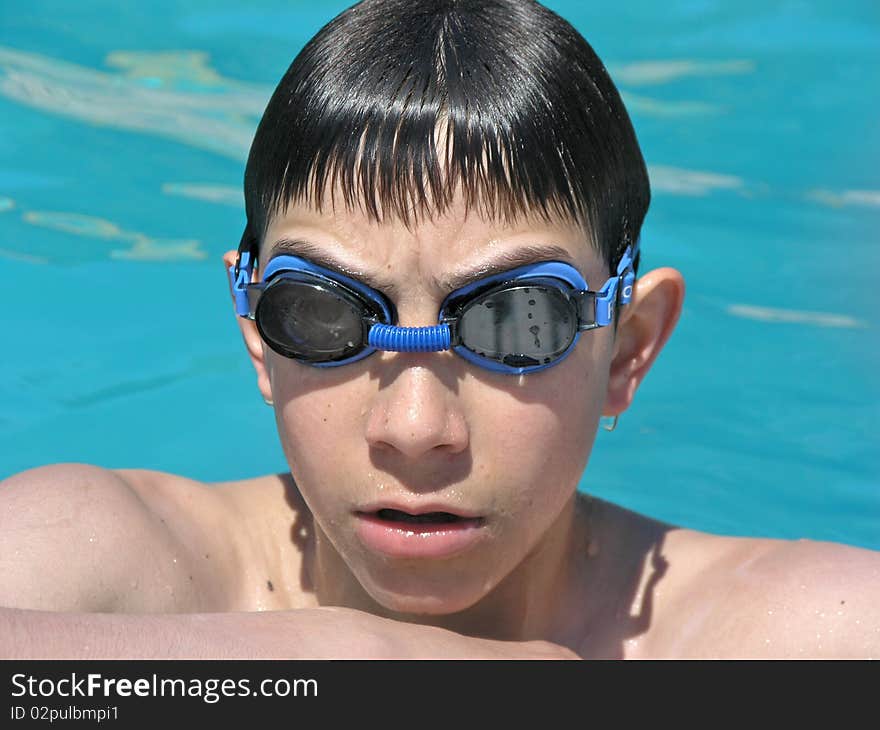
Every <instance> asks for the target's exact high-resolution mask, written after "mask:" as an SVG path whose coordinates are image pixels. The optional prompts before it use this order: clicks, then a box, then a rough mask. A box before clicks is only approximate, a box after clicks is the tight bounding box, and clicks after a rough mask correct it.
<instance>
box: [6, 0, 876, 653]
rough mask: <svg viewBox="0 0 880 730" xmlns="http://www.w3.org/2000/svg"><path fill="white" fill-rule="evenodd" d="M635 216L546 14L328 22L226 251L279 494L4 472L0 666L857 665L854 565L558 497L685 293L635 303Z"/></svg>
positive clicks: (643, 286)
mask: <svg viewBox="0 0 880 730" xmlns="http://www.w3.org/2000/svg"><path fill="white" fill-rule="evenodd" d="M649 197H650V193H649V188H648V180H647V173H646V170H645V165H644V161H643V159H642V156H641V152H640V150H639V148H638V143H637V141H636V138H635V134H634V132H633V130H632V126H631V124H630V121H629V118H628V116H627V114H626V111H625V109H624V107H623V105H622V103H621V100H620V98H619V96H618V94H617V92H616V90H615V88H614V86H613V84H612V82H611V80H610V79H609V78H608V76H607V73H606V72H605V70H604V68H603V67H602V64H601V62H600V61H599V59H598V58H597V57H596V56H595V54H594V53H593V51H592V49H590V47H589V46H588V45H587V44H586V42H585V41H584V39H583V38H581V37H580V35H579V34H578V33H577V32H576V31H575V30H574V29H573V28H572V27H571V26H570V25H568V24H567V23H566V22H565V21H563V20H562V19H560V18H559V17H558V16H556V15H555V14H553V13H551V12H550V11H548V10H546V9H545V8H543V7H541V6H540V5H537V4H536V3H533V2H529V1H527V0H512V1H511V2H491V1H483V2H477V1H476V0H474V1H473V2H469V1H466V0H462V1H460V2H453V1H451V0H450V1H448V2H436V1H431V2H427V1H413V0H406V1H404V0H367V2H363V3H361V4H359V5H357V6H355V7H354V8H351V9H350V10H348V11H346V12H344V13H342V14H341V15H340V16H338V17H337V18H336V19H334V20H333V21H332V22H331V23H330V24H328V25H327V26H326V27H325V28H323V29H322V30H321V31H320V32H319V33H318V35H317V36H315V38H314V39H312V41H310V42H309V43H308V44H307V46H306V47H305V48H304V49H303V51H302V52H301V53H300V54H299V56H298V57H297V58H296V59H295V60H294V62H293V64H292V66H291V68H290V69H289V70H288V72H287V74H286V75H285V77H284V78H283V79H282V80H281V82H280V84H279V86H278V88H277V89H276V91H275V94H274V95H273V97H272V99H271V100H270V102H269V105H268V107H267V109H266V112H265V114H264V116H263V119H262V121H261V123H260V126H259V128H258V130H257V133H256V136H255V139H254V143H253V146H252V148H251V153H250V157H249V160H248V164H247V170H246V173H245V198H246V211H247V219H248V223H247V228H246V230H245V232H244V235H243V236H242V239H241V244H240V246H239V249H238V251H229V252H228V253H227V254H226V255H225V256H224V274H225V275H226V276H227V277H228V279H229V284H230V294H231V298H232V302H233V308H234V313H235V316H236V320H237V322H238V324H239V326H240V328H241V332H242V336H243V339H244V343H245V346H246V349H247V352H248V355H249V357H250V358H251V360H252V362H253V365H254V368H255V371H256V374H257V386H258V388H259V390H260V392H261V394H262V396H263V398H264V399H265V400H266V402H267V403H269V404H271V405H272V406H273V407H274V410H275V415H276V419H277V424H278V430H279V435H280V437H281V442H282V446H283V449H284V452H285V455H286V457H287V461H288V464H289V466H290V473H288V474H280V475H267V476H262V477H258V478H254V479H248V480H244V481H241V482H234V483H223V484H213V485H204V484H199V483H197V482H194V481H192V480H189V479H186V478H184V477H180V476H176V475H171V474H163V473H157V472H149V471H143V470H133V469H121V470H107V469H101V468H98V467H93V466H87V465H78V464H63V465H55V466H48V467H42V468H39V469H34V470H30V471H28V472H24V473H22V474H19V475H16V476H13V477H12V478H10V479H8V480H6V482H4V483H3V484H2V485H0V515H2V529H0V575H2V580H0V605H2V606H5V607H6V608H5V609H3V610H0V654H3V655H4V656H48V657H62V656H65V657H66V656H96V657H115V656H119V657H147V656H186V657H236V656H247V657H264V656H273V657H274V656H286V657H474V658H478V657H493V658H504V657H528V658H531V657H548V658H554V657H556V658H575V657H698V656H719V657H720V656H793V657H798V656H852V657H864V656H873V655H876V653H877V652H878V648H880V635H878V630H877V627H878V616H877V613H878V609H877V606H878V605H880V601H878V598H880V590H878V577H880V576H878V573H880V559H878V556H877V555H876V554H875V553H873V552H871V551H867V550H859V549H856V548H849V547H844V546H840V545H833V544H822V543H811V542H804V541H801V542H785V541H776V540H752V539H740V538H728V537H719V536H713V535H706V534H702V533H698V532H694V531H690V530H683V529H676V528H673V527H672V526H670V525H665V524H661V523H659V522H656V521H654V520H651V519H648V518H646V517H643V516H640V515H636V514H633V513H631V512H628V511H626V510H624V509H622V508H619V507H616V506H614V505H612V504H609V503H605V502H603V501H601V500H598V499H595V498H591V497H588V496H587V495H583V494H580V493H578V492H577V484H578V481H579V479H580V476H581V474H582V472H583V470H584V468H585V467H586V464H587V461H588V458H589V454H590V451H591V449H592V444H593V439H594V437H595V433H596V429H597V427H598V423H599V420H600V417H601V416H602V415H606V416H612V417H615V418H616V417H617V416H619V414H621V413H622V412H623V411H624V410H626V409H627V408H628V407H629V405H630V403H631V402H632V400H633V397H634V394H635V391H636V389H637V387H638V385H639V384H640V382H641V381H642V380H643V378H644V377H645V376H646V374H647V372H648V370H649V369H650V367H651V365H652V364H653V362H654V360H655V358H656V357H657V356H658V354H659V352H660V350H661V349H662V348H663V346H664V344H665V343H666V341H667V339H668V338H669V336H670V335H671V333H672V330H673V329H674V326H675V323H676V321H677V319H678V316H679V313H680V311H681V306H682V300H683V296H684V283H683V281H682V277H681V275H680V274H679V273H678V272H677V271H675V270H672V269H668V268H661V269H655V270H653V271H649V272H646V273H645V272H642V273H641V275H640V276H639V278H638V279H636V274H637V273H639V272H638V268H639V263H640V243H639V231H640V228H641V225H642V221H643V219H644V216H645V214H646V212H647V208H648V202H649ZM633 446H634V449H637V444H634V445H633ZM224 457H226V458H237V459H248V443H247V435H246V434H243V435H242V446H241V450H240V452H239V453H237V454H230V455H224ZM620 468H622V469H625V468H626V464H621V465H620Z"/></svg>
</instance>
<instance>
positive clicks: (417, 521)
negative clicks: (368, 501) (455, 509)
mask: <svg viewBox="0 0 880 730" xmlns="http://www.w3.org/2000/svg"><path fill="white" fill-rule="evenodd" d="M373 514H374V515H375V516H376V517H377V518H378V519H380V520H383V521H385V522H404V523H406V524H411V525H443V524H452V523H455V522H463V521H465V518H464V517H459V516H458V515H454V514H452V513H451V512H425V513H424V514H420V515H411V514H409V512H401V511H400V510H399V509H380V510H377V511H376V512H374V513H373Z"/></svg>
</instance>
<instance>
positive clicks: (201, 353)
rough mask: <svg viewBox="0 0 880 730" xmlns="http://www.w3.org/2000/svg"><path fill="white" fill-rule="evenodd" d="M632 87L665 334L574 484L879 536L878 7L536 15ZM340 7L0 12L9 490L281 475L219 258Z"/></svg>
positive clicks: (844, 538) (716, 524) (688, 519)
mask: <svg viewBox="0 0 880 730" xmlns="http://www.w3.org/2000/svg"><path fill="white" fill-rule="evenodd" d="M547 4H548V5H549V6H550V7H551V8H553V9H554V10H557V11H558V12H560V13H561V14H562V15H563V16H564V17H566V18H567V19H568V20H570V21H571V22H572V23H573V24H574V25H575V26H576V27H577V28H578V29H579V30H580V31H581V32H582V33H583V34H584V35H585V36H586V38H587V39H588V40H589V41H590V42H591V43H592V45H593V46H594V48H595V49H596V50H597V52H598V53H599V55H600V56H601V57H602V58H603V60H604V61H605V62H606V64H607V65H608V67H609V70H610V71H611V74H612V77H613V78H614V79H615V81H616V82H617V84H618V86H619V88H620V89H621V91H622V93H623V95H624V98H625V101H626V103H627V106H628V108H629V110H630V113H631V116H632V118H633V122H634V125H635V128H636V131H637V134H638V136H639V139H640V142H641V144H642V148H643V151H644V153H645V157H646V159H647V161H648V165H649V171H650V175H651V181H652V187H653V202H652V206H651V210H650V212H649V214H648V218H647V221H646V225H645V229H644V233H643V264H642V266H643V270H648V269H650V268H654V267H657V266H665V265H669V266H673V267H675V268H677V269H679V270H680V271H682V273H683V274H684V276H685V279H686V281H687V283H688V294H687V299H686V303H685V308H684V312H683V314H682V318H681V321H680V324H679V327H678V329H677V330H676V332H675V334H674V335H673V337H672V339H671V340H670V342H669V343H668V345H667V347H666V349H665V351H664V352H663V354H662V355H661V357H660V359H659V360H658V362H657V363H656V364H655V366H654V368H653V370H652V371H651V372H650V373H649V375H648V377H647V379H646V380H645V382H644V383H643V385H642V387H641V389H640V390H639V393H638V395H637V398H636V401H635V404H634V406H633V407H632V409H631V410H630V411H628V412H626V413H624V414H623V416H622V418H621V419H620V423H619V425H618V427H617V429H616V430H615V431H614V432H613V433H606V432H604V431H600V434H599V436H598V437H597V441H596V447H595V449H594V452H593V456H592V458H591V462H590V465H589V468H588V470H587V472H586V474H585V476H584V478H583V480H582V483H581V487H582V488H583V489H585V490H588V491H591V492H593V493H595V494H598V495H599V496H602V497H605V498H607V499H611V500H613V501H616V502H619V503H620V504H623V505H625V506H627V507H629V508H631V509H635V510H637V511H641V512H644V513H647V514H650V515H653V516H655V517H658V518H660V519H665V520H669V521H671V522H674V523H678V524H682V525H685V526H688V527H694V528H697V529H704V530H710V531H715V532H721V533H726V534H740V535H768V536H774V537H786V538H800V537H807V538H813V539H820V540H835V541H840V542H845V543H849V544H853V545H859V546H865V547H870V548H874V549H880V448H878V435H877V434H878V424H880V418H878V416H880V383H878V377H877V374H878V372H880V343H878V313H880V306H878V305H880V296H878V293H877V292H878V288H877V286H876V279H877V276H878V273H880V266H878V264H880V246H878V243H880V241H878V236H880V234H878V230H880V225H878V224H880V173H878V168H880V165H878V163H880V125H878V124H877V119H878V115H880V95H878V94H877V89H878V81H880V79H878V71H877V69H878V68H880V10H878V5H877V4H876V3H875V2H868V1H866V2H830V0H821V1H819V0H817V1H815V2H809V3H805V2H781V1H780V2H767V1H766V0H764V1H762V2H756V1H754V0H749V1H747V2H739V3H727V2H712V1H710V0H670V1H669V2H665V3H656V2H653V1H651V2H648V1H647V0H639V1H638V2H628V3H618V4H613V6H609V5H608V4H606V3H589V4H586V3H580V2H548V3H547ZM345 6H346V3H343V2H326V3H320V4H318V3H314V2H309V3H306V2H292V1H291V0H284V2H281V0H277V1H272V2H269V1H259V2H248V3H247V4H245V3H243V2H236V3H233V2H218V1H217V0H211V2H204V1H203V2H193V1H192V0H188V1H187V2H185V3H184V2H172V1H170V0H164V1H162V2H153V3H150V6H149V7H150V11H149V12H148V13H147V12H145V11H144V6H143V4H138V3H119V2H118V0H115V1H114V2H109V1H106V0H102V1H100V2H88V3H71V4H60V3H57V2H49V1H47V0H32V1H31V2H28V3H26V4H24V3H21V4H19V3H17V4H15V9H14V10H13V9H11V8H10V7H9V6H8V5H7V6H4V7H3V8H0V266H2V285H3V289H4V307H3V314H2V322H3V335H4V337H3V341H2V353H3V357H2V358H0V477H3V476H7V475H9V474H11V473H14V472H17V471H20V470H22V469H26V468H28V467H32V466H36V465H39V464H45V463H51V462H58V461H84V462H91V463H96V464H101V465H104V466H112V467H145V468H154V469H163V470H169V471H172V472H177V473H181V474H185V475H188V476H191V477H194V478H197V479H204V480H209V481H214V480H227V479H236V478H243V477H247V476H253V475H256V474H262V473H268V472H270V471H273V470H279V471H280V470H284V469H286V464H285V461H284V457H283V454H282V452H281V448H280V446H279V445H278V437H277V432H276V430H275V422H274V418H273V416H272V412H271V411H270V410H269V409H268V408H266V406H265V405H264V404H263V402H262V400H261V398H260V396H259V394H258V392H257V389H256V384H255V377H254V375H253V373H252V371H251V367H250V364H249V362H248V360H247V358H246V355H245V352H244V349H243V347H242V346H241V343H240V338H239V335H238V330H237V328H236V326H235V322H234V320H233V318H232V316H231V309H230V302H229V299H228V293H227V286H226V281H225V279H224V271H223V265H222V262H221V260H220V256H221V254H222V253H223V252H224V251H226V250H228V249H230V248H235V246H236V245H237V243H238V236H239V235H240V231H241V229H242V225H243V221H244V213H243V207H242V196H241V179H242V172H243V162H244V159H245V157H246V154H247V149H248V146H249V144H250V139H251V136H252V134H253V131H254V129H255V127H256V124H257V122H258V120H259V116H260V114H261V112H262V109H263V106H264V105H265V103H266V101H267V100H268V97H269V94H270V93H271V90H272V88H273V86H274V84H275V83H276V82H277V81H278V79H279V78H280V77H281V75H282V73H283V72H284V70H285V69H286V68H287V66H288V64H289V63H290V61H291V59H292V58H293V56H294V55H295V54H296V52H297V51H298V50H299V48H300V47H301V46H302V45H303V43H304V42H305V41H306V40H307V39H308V38H309V37H311V35H312V34H313V33H314V32H315V31H317V29H318V28H319V27H320V26H321V25H322V24H323V23H325V22H326V21H327V20H329V19H330V18H331V17H332V16H333V15H335V14H336V12H338V11H339V10H341V9H343V8H344V7H345Z"/></svg>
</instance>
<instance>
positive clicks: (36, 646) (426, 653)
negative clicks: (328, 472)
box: [0, 607, 579, 659]
mask: <svg viewBox="0 0 880 730" xmlns="http://www.w3.org/2000/svg"><path fill="white" fill-rule="evenodd" d="M5 658H19V659H40V658H51V659H68V658H69V659H122V658H125V659H155V658H187V659H234V658H241V659H254V658H261V659H275V658H278V659H280V658H285V659H578V658H579V657H578V656H577V655H576V654H574V653H573V652H571V651H569V650H568V649H566V648H564V647H561V646H557V645H556V644H551V643H549V642H543V641H530V642H506V641H492V640H487V639H475V638H473V637H469V636H462V635H460V634H456V633H453V632H451V631H446V630H445V629H439V628H436V627H433V626H422V625H416V624H407V623H401V622H398V621H392V620H390V619H383V618H379V617H377V616H373V615H371V614H368V613H363V612H361V611H356V610H353V609H346V608H330V607H326V608H310V609H298V610H294V611H269V612H254V613H213V614H149V615H133V614H82V613H78V614H69V613H54V612H45V611H22V610H16V609H0V659H5Z"/></svg>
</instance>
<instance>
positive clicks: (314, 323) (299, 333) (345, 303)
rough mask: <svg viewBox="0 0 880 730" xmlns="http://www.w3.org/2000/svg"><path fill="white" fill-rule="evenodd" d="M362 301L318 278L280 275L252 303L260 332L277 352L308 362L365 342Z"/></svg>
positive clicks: (338, 355)
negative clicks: (253, 303)
mask: <svg viewBox="0 0 880 730" xmlns="http://www.w3.org/2000/svg"><path fill="white" fill-rule="evenodd" d="M364 314H365V312H364V309H363V305H362V304H361V303H359V302H357V301H356V300H353V299H351V298H349V297H346V296H342V295H341V294H340V291H338V290H337V289H336V288H333V289H332V290H331V289H330V288H329V287H326V286H324V285H322V284H320V283H315V282H310V281H297V280H295V279H289V278H281V279H279V280H278V281H275V282H272V284H271V285H270V286H268V287H266V290H265V291H264V292H263V295H262V297H261V298H260V302H259V305H258V307H257V313H256V321H257V327H258V328H259V330H260V334H261V335H262V337H263V338H264V339H265V340H266V341H267V342H268V343H269V344H270V345H271V346H272V347H273V349H275V350H276V351H278V352H283V353H284V354H285V355H287V356H288V357H296V358H298V359H302V360H306V361H309V362H325V361H334V360H343V359H345V358H348V357H351V356H353V355H355V354H357V353H358V352H359V351H360V350H361V349H362V348H363V344H364V341H365V337H364V325H363V318H364Z"/></svg>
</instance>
